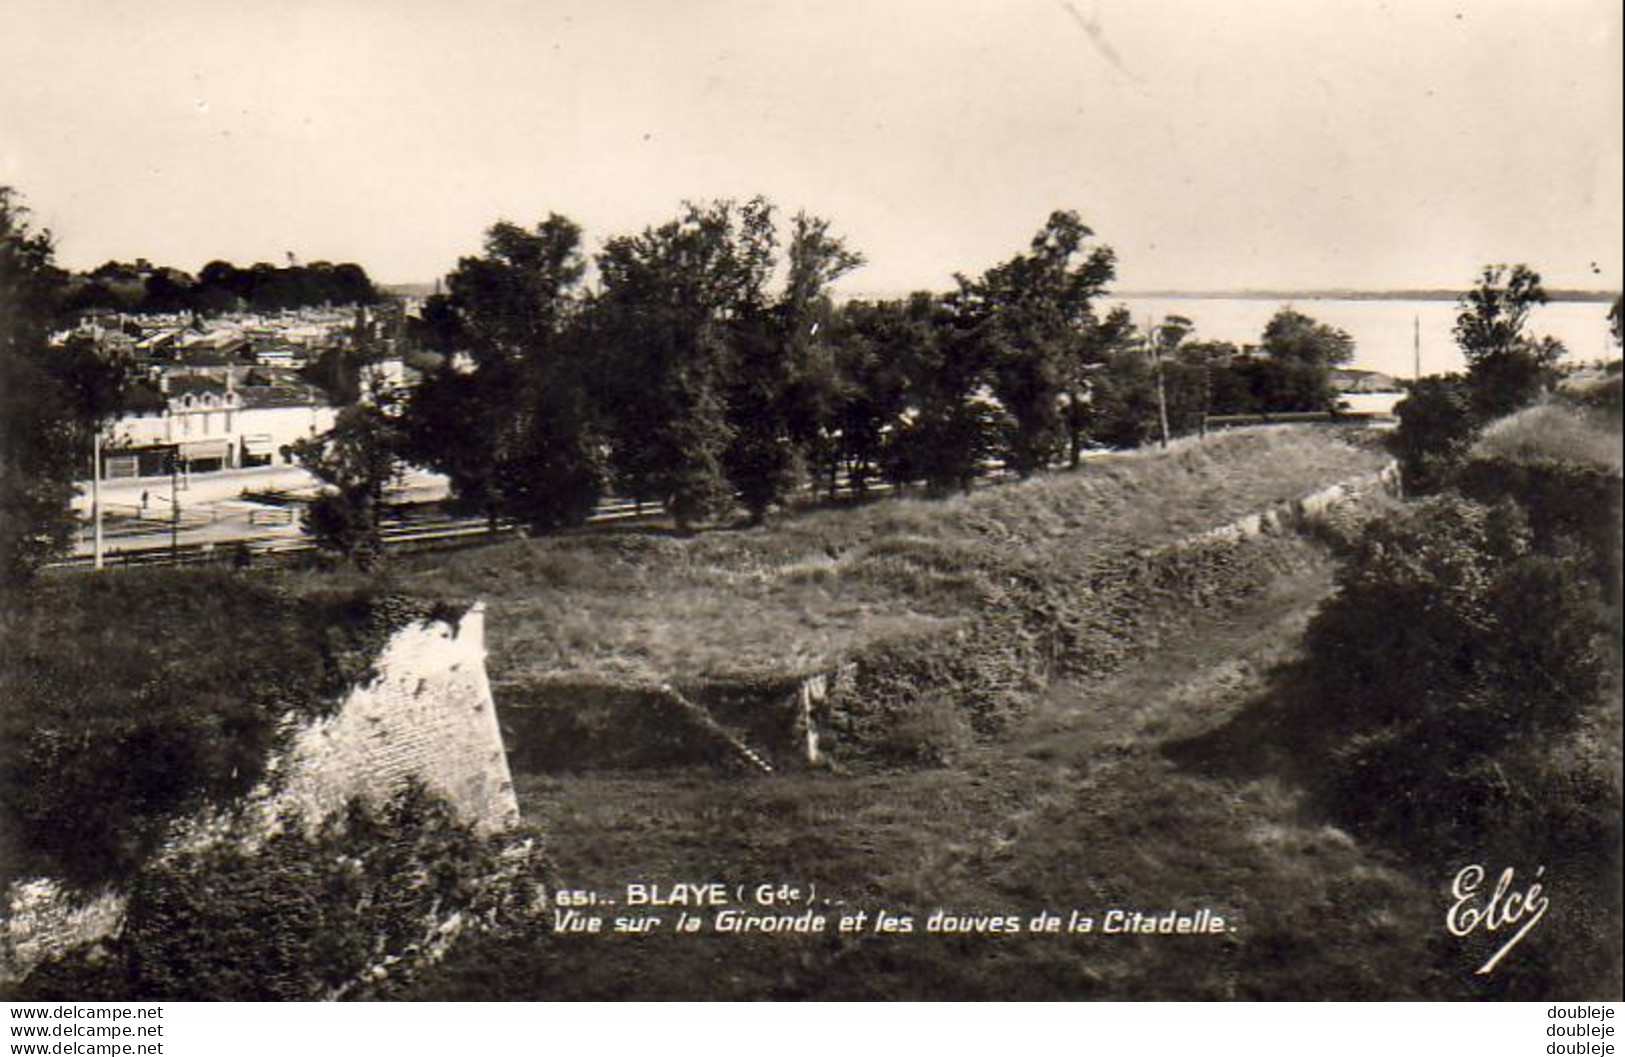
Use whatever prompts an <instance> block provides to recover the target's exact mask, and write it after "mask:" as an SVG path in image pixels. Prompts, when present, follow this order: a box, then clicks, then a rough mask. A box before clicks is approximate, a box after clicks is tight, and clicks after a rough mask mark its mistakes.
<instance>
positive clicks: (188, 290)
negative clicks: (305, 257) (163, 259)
mask: <svg viewBox="0 0 1625 1057" xmlns="http://www.w3.org/2000/svg"><path fill="white" fill-rule="evenodd" d="M65 297H66V300H65V307H66V309H67V310H69V311H70V312H86V311H92V310H95V309H108V310H113V311H118V312H131V313H143V312H151V313H158V312H193V313H197V314H199V315H205V316H208V315H221V314H224V313H227V312H244V311H249V312H276V311H280V310H282V309H294V308H314V307H317V306H320V305H370V304H375V303H377V302H378V301H379V299H380V294H379V292H378V289H377V287H375V286H374V285H373V283H372V280H371V279H370V278H368V276H367V272H366V269H365V268H363V267H361V265H359V264H354V263H348V262H346V263H342V264H330V263H328V262H327V261H313V262H311V263H310V264H294V263H291V262H290V263H289V264H288V265H286V266H285V267H278V266H276V265H273V264H266V263H263V262H262V263H259V264H254V265H251V266H249V267H247V268H239V267H237V266H236V265H235V264H231V263H230V262H228V261H210V262H209V263H208V264H205V265H204V266H203V267H202V269H200V270H199V271H198V273H197V275H196V276H193V275H190V274H188V273H187V272H184V271H182V270H181V269H179V268H170V267H163V266H159V265H154V264H152V263H150V262H149V261H146V260H138V261H135V262H133V263H127V262H123V261H108V262H107V263H105V264H102V265H100V266H99V267H97V268H95V269H92V270H91V271H89V272H85V273H82V274H78V275H73V276H71V277H69V279H68V284H67V290H66V292H65Z"/></svg>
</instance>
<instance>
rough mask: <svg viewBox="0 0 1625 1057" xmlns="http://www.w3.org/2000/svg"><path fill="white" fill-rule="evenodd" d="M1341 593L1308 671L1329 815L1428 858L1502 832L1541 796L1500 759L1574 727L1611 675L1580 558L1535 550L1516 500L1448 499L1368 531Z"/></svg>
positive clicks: (1606, 625)
mask: <svg viewBox="0 0 1625 1057" xmlns="http://www.w3.org/2000/svg"><path fill="white" fill-rule="evenodd" d="M1338 587H1339V590H1338V593H1337V594H1336V596H1335V597H1334V598H1333V599H1332V600H1331V601H1330V602H1329V603H1328V604H1327V605H1326V606H1325V607H1324V608H1323V610H1322V611H1321V613H1320V614H1319V615H1317V617H1316V619H1315V620H1314V622H1313V623H1312V624H1311V626H1310V628H1309V632H1308V635H1307V637H1306V647H1307V657H1306V661H1305V665H1304V675H1305V676H1306V678H1307V681H1308V685H1309V694H1308V695H1306V698H1307V699H1309V700H1314V701H1316V702H1317V703H1318V705H1319V707H1320V708H1321V709H1322V710H1323V711H1321V712H1320V713H1318V714H1317V715H1316V716H1315V717H1314V722H1315V723H1317V724H1318V726H1319V736H1320V740H1321V746H1322V751H1323V752H1324V753H1325V754H1326V756H1327V758H1328V760H1329V762H1330V765H1331V767H1330V772H1329V786H1330V791H1331V792H1332V794H1333V796H1332V799H1333V802H1334V807H1335V809H1336V810H1337V811H1338V812H1339V813H1340V814H1341V815H1342V817H1343V818H1344V819H1345V821H1347V822H1349V823H1350V824H1352V825H1354V826H1356V827H1357V828H1359V829H1362V830H1364V831H1366V832H1370V833H1375V834H1377V835H1379V836H1382V837H1384V838H1386V839H1388V840H1390V841H1391V842H1393V843H1395V844H1397V845H1398V846H1400V847H1401V848H1403V849H1405V850H1407V851H1410V852H1414V853H1417V854H1421V855H1427V856H1431V855H1443V854H1447V853H1449V852H1451V851H1454V850H1458V849H1461V848H1467V847H1471V846H1473V845H1474V843H1475V842H1479V841H1481V840H1482V835H1483V834H1485V833H1487V832H1493V831H1495V830H1496V829H1498V828H1500V829H1504V828H1505V825H1506V824H1507V821H1508V819H1509V818H1511V816H1512V815H1513V813H1514V807H1513V805H1514V804H1516V803H1517V802H1520V801H1521V800H1523V799H1528V798H1534V799H1539V798H1540V796H1541V791H1540V789H1538V788H1534V787H1532V786H1531V785H1530V783H1531V782H1532V781H1534V779H1532V778H1530V777H1528V776H1524V777H1521V778H1520V777H1519V776H1518V774H1516V773H1514V772H1512V771H1509V770H1508V768H1507V766H1506V761H1507V760H1508V759H1509V758H1510V757H1511V756H1512V755H1513V754H1515V753H1516V752H1518V751H1520V750H1519V747H1520V746H1523V745H1528V744H1534V745H1539V744H1545V743H1548V742H1550V741H1552V740H1553V739H1556V738H1560V737H1564V736H1567V735H1569V734H1570V733H1571V732H1573V731H1574V730H1575V729H1576V728H1577V727H1578V726H1579V725H1580V723H1581V722H1582V721H1583V720H1584V717H1585V715H1586V713H1587V710H1589V709H1591V708H1593V707H1594V706H1595V705H1596V704H1597V702H1598V701H1600V700H1602V699H1603V697H1604V694H1605V690H1606V687H1607V686H1608V685H1609V682H1610V680H1612V679H1613V678H1614V677H1615V676H1614V670H1615V667H1616V665H1617V657H1615V655H1614V654H1613V652H1612V649H1611V647H1610V645H1609V642H1610V635H1611V633H1612V631H1611V628H1612V625H1613V623H1614V620H1613V617H1612V615H1611V613H1610V612H1609V607H1608V606H1607V605H1606V604H1605V603H1604V601H1603V598H1602V595H1601V590H1600V585H1599V584H1598V583H1597V581H1596V580H1595V578H1594V577H1593V576H1592V575H1591V572H1590V569H1589V568H1588V566H1587V562H1586V561H1585V560H1584V558H1583V557H1582V556H1577V555H1575V554H1573V553H1544V552H1542V551H1540V550H1539V549H1537V547H1536V540H1535V537H1534V535H1533V533H1532V532H1531V531H1530V529H1529V527H1528V525H1527V523H1526V521H1525V520H1524V518H1523V516H1522V513H1521V511H1520V510H1519V509H1518V508H1517V507H1516V506H1514V505H1512V504H1510V503H1502V504H1500V505H1497V506H1493V507H1491V506H1486V505H1484V504H1481V503H1476V502H1473V501H1471V500H1468V499H1463V498H1460V497H1458V496H1454V495H1448V496H1441V497H1436V498H1433V499H1429V500H1426V501H1423V502H1421V503H1419V504H1417V505H1416V506H1415V507H1413V508H1411V509H1410V510H1407V511H1404V512H1403V513H1401V514H1398V515H1396V516H1394V517H1392V518H1389V519H1386V520H1384V521H1380V522H1376V523H1374V524H1373V525H1372V526H1370V527H1369V528H1368V529H1367V531H1366V534H1365V536H1364V537H1363V538H1362V539H1361V540H1360V542H1359V544H1358V545H1357V547H1356V548H1355V550H1354V552H1353V554H1352V555H1351V556H1350V558H1349V560H1348V562H1347V564H1346V565H1345V567H1344V568H1343V570H1342V571H1341V572H1340V574H1339V584H1338ZM1535 614H1538V619H1531V617H1532V615H1535Z"/></svg>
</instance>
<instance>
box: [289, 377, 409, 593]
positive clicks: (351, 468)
mask: <svg viewBox="0 0 1625 1057" xmlns="http://www.w3.org/2000/svg"><path fill="white" fill-rule="evenodd" d="M400 447H401V445H400V438H399V423H398V422H397V420H396V417H395V415H394V414H393V412H392V409H391V408H390V407H389V406H388V405H387V404H383V403H380V402H375V401H369V402H366V403H356V404H352V405H350V406H349V407H346V408H344V409H343V410H342V411H340V412H339V414H338V418H337V419H336V420H335V421H334V423H333V428H332V429H330V430H328V431H327V432H326V433H323V434H322V435H321V436H318V437H311V438H309V439H307V440H302V441H298V442H296V443H295V444H294V445H293V451H294V456H295V457H296V458H297V459H298V460H299V462H300V464H301V465H302V466H304V468H305V469H307V470H309V471H310V472H311V473H312V474H314V475H315V476H316V477H317V478H318V479H319V480H320V481H321V482H322V483H323V485H324V486H325V487H324V489H323V490H322V492H321V494H320V495H318V496H317V497H316V499H315V500H314V501H312V502H311V504H310V506H309V507H308V508H307V509H306V511H305V519H304V526H305V531H306V532H308V533H310V535H311V537H312V538H313V539H314V540H315V541H316V543H317V545H318V546H319V547H321V548H322V549H323V550H325V551H328V552H330V553H333V554H337V555H341V556H343V557H345V558H348V559H349V560H351V561H353V562H354V563H355V564H356V565H357V566H358V567H359V568H362V569H370V568H372V566H373V565H375V564H376V563H377V561H378V560H379V558H380V557H382V555H383V550H384V546H383V533H382V519H383V512H384V489H385V488H386V487H388V485H389V483H390V482H391V481H392V480H393V479H394V478H395V475H396V473H397V470H398V468H399V464H398V455H397V453H398V452H399V450H400Z"/></svg>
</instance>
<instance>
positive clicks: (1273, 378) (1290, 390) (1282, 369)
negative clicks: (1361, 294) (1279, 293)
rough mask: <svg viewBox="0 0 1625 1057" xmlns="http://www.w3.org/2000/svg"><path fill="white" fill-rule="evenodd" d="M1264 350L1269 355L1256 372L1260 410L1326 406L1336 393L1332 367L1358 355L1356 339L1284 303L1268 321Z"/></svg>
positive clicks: (1312, 408)
mask: <svg viewBox="0 0 1625 1057" xmlns="http://www.w3.org/2000/svg"><path fill="white" fill-rule="evenodd" d="M1259 350H1260V351H1261V352H1262V353H1263V354H1264V355H1265V356H1266V357H1268V361H1267V363H1265V364H1260V365H1257V370H1256V372H1255V378H1256V379H1257V381H1256V383H1255V384H1256V386H1257V388H1256V389H1255V392H1256V394H1257V396H1258V402H1259V410H1260V411H1262V412H1264V413H1266V414H1268V413H1272V412H1283V411H1324V410H1327V409H1328V408H1330V407H1331V406H1332V403H1333V401H1334V400H1335V399H1336V391H1335V390H1334V389H1333V388H1332V384H1331V369H1332V368H1333V367H1337V366H1340V365H1342V364H1345V363H1348V362H1349V361H1350V360H1352V359H1353V358H1354V339H1353V338H1351V337H1349V335H1348V334H1347V333H1346V332H1344V331H1342V330H1339V329H1337V328H1336V327H1333V326H1329V325H1327V324H1325V323H1320V322H1318V321H1316V320H1315V319H1313V318H1311V317H1310V316H1307V315H1305V314H1303V313H1302V312H1299V311H1297V310H1295V309H1292V308H1282V309H1281V310H1280V311H1279V312H1277V313H1276V314H1275V315H1274V316H1273V317H1272V318H1271V319H1270V321H1269V323H1267V324H1266V325H1265V326H1264V333H1263V338H1262V341H1261V343H1260V346H1259Z"/></svg>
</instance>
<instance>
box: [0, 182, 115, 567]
mask: <svg viewBox="0 0 1625 1057" xmlns="http://www.w3.org/2000/svg"><path fill="white" fill-rule="evenodd" d="M54 253H55V251H54V246H53V244H52V240H51V235H50V233H49V232H48V231H41V230H36V229H35V228H33V226H32V225H31V224H30V223H29V220H28V211H27V209H26V207H24V206H23V204H22V202H21V200H20V198H19V196H18V195H17V193H16V192H15V191H14V190H12V189H11V188H9V187H3V186H0V586H10V585H12V584H17V583H22V582H24V581H26V580H27V579H29V578H30V576H31V575H32V574H33V572H34V571H35V570H37V569H38V568H39V566H40V565H42V564H43V563H45V562H47V561H49V560H51V559H52V558H55V557H58V556H60V555H62V554H64V553H65V552H66V551H67V550H68V549H69V547H70V546H71V545H72V541H73V537H74V533H75V530H76V523H75V520H74V516H73V512H72V509H71V507H70V504H71V502H72V499H73V496H74V494H75V491H76V488H75V485H74V481H75V479H76V478H78V477H81V476H84V475H86V474H87V473H88V472H89V469H90V451H91V438H92V434H93V433H94V431H95V430H97V429H98V428H100V427H101V425H102V424H103V423H104V422H106V421H107V420H108V419H109V418H111V417H112V416H113V415H115V414H116V413H117V408H118V402H119V400H120V399H121V392H122V377H123V376H122V372H121V368H120V367H119V366H118V365H117V364H114V363H110V362H109V361H108V360H106V359H105V358H104V357H102V356H101V355H100V353H99V352H98V351H97V350H96V349H95V348H94V347H91V346H87V345H84V344H78V343H75V344H70V345H69V346H67V347H65V348H61V349H56V348H52V347H51V344H50V333H51V329H52V327H53V325H54V324H55V322H56V321H57V313H58V311H59V310H60V308H61V306H62V295H63V292H64V289H65V282H66V275H65V273H64V272H62V271H61V270H60V269H58V268H57V267H56V265H55V262H54Z"/></svg>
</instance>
